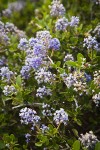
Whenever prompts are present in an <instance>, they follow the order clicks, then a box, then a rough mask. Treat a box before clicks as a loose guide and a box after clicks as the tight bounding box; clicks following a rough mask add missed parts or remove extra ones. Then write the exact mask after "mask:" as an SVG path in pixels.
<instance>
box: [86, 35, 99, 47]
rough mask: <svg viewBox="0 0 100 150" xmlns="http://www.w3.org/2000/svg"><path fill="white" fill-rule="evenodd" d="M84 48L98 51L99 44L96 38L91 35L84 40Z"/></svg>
mask: <svg viewBox="0 0 100 150" xmlns="http://www.w3.org/2000/svg"><path fill="white" fill-rule="evenodd" d="M83 47H86V48H87V49H95V50H98V42H97V40H96V38H95V37H92V36H91V35H89V36H88V37H87V38H84V43H83Z"/></svg>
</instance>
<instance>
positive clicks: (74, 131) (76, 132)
mask: <svg viewBox="0 0 100 150" xmlns="http://www.w3.org/2000/svg"><path fill="white" fill-rule="evenodd" d="M72 131H73V133H74V135H75V136H76V137H78V131H77V130H76V129H72Z"/></svg>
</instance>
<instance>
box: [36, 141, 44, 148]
mask: <svg viewBox="0 0 100 150" xmlns="http://www.w3.org/2000/svg"><path fill="white" fill-rule="evenodd" d="M42 144H43V143H42V142H37V143H35V146H38V147H41V146H42Z"/></svg>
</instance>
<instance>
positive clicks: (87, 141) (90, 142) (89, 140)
mask: <svg viewBox="0 0 100 150" xmlns="http://www.w3.org/2000/svg"><path fill="white" fill-rule="evenodd" d="M79 140H80V141H81V143H82V145H83V146H84V147H86V148H88V150H91V149H94V146H95V144H96V143H97V142H98V139H97V137H96V136H95V135H94V134H93V132H92V131H89V133H86V134H85V135H83V134H81V137H80V138H79Z"/></svg>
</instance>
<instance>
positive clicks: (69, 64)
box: [65, 61, 78, 67]
mask: <svg viewBox="0 0 100 150" xmlns="http://www.w3.org/2000/svg"><path fill="white" fill-rule="evenodd" d="M65 64H66V65H68V66H72V67H78V65H77V63H76V62H74V61H66V62H65Z"/></svg>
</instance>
